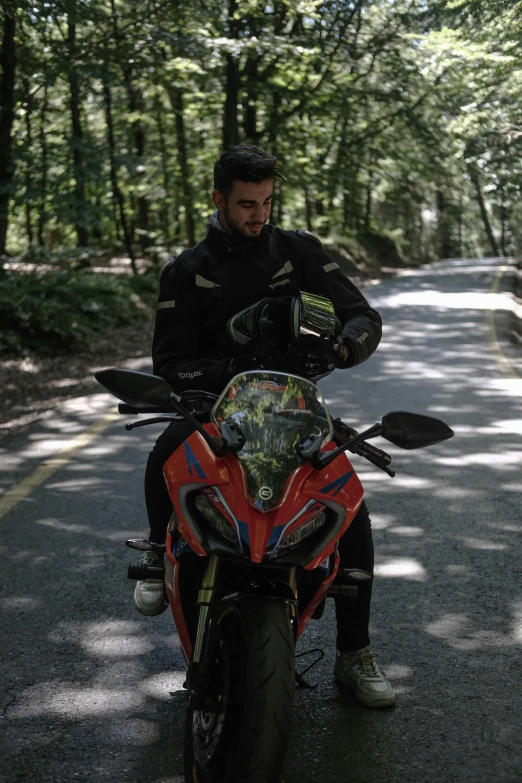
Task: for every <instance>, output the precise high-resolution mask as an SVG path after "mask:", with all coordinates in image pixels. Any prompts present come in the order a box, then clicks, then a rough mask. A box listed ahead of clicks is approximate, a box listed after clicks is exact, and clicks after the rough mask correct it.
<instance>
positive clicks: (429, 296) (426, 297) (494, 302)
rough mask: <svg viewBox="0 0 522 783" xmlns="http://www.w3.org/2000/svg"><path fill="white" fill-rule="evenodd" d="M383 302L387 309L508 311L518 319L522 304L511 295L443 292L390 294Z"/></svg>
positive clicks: (521, 316) (521, 313)
mask: <svg viewBox="0 0 522 783" xmlns="http://www.w3.org/2000/svg"><path fill="white" fill-rule="evenodd" d="M383 302H384V303H385V304H386V306H387V307H409V306H414V307H417V306H420V307H436V308H437V309H451V310H484V311H487V310H509V311H510V312H512V313H514V314H515V315H516V316H517V317H518V318H522V304H520V302H518V301H517V299H516V298H515V296H514V295H513V294H509V293H504V294H499V293H496V294H492V293H489V292H488V293H473V292H471V291H463V292H462V293H444V292H443V291H436V290H428V291H404V292H402V293H400V294H392V295H391V296H388V297H386V298H385V299H384V300H383Z"/></svg>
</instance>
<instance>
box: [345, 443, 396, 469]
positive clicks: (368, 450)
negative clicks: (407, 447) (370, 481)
mask: <svg viewBox="0 0 522 783" xmlns="http://www.w3.org/2000/svg"><path fill="white" fill-rule="evenodd" d="M354 451H355V452H357V453H358V454H360V455H361V456H362V457H373V458H374V459H378V460H380V461H381V462H384V464H385V465H389V464H390V462H391V461H392V458H391V457H390V455H389V454H387V453H386V452H385V451H383V450H382V449H378V448H377V446H372V444H371V443H359V444H358V445H357V446H355V448H354Z"/></svg>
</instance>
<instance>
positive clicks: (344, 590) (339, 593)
mask: <svg viewBox="0 0 522 783" xmlns="http://www.w3.org/2000/svg"><path fill="white" fill-rule="evenodd" d="M358 597H359V588H358V587H357V585H336V584H333V585H332V586H331V587H330V589H329V590H328V598H338V599H340V600H341V601H357V598H358Z"/></svg>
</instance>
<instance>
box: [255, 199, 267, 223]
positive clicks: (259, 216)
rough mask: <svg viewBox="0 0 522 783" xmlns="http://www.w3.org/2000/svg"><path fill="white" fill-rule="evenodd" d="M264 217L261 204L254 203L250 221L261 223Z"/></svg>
mask: <svg viewBox="0 0 522 783" xmlns="http://www.w3.org/2000/svg"><path fill="white" fill-rule="evenodd" d="M264 219H265V213H264V209H263V204H256V206H255V207H254V212H253V215H252V222H257V223H263V222H264Z"/></svg>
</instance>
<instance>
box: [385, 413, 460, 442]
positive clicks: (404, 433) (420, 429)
mask: <svg viewBox="0 0 522 783" xmlns="http://www.w3.org/2000/svg"><path fill="white" fill-rule="evenodd" d="M382 426H383V427H384V432H382V433H381V435H382V437H383V438H386V440H389V441H390V442H391V443H394V444H395V446H399V447H400V448H401V449H421V448H423V447H424V446H431V445H432V444H433V443H440V442H441V441H443V440H448V439H449V438H452V437H453V434H454V433H453V430H452V429H451V428H450V427H448V425H447V424H445V423H444V422H443V421H441V420H440V419H434V418H433V417H432V416H424V415H422V414H420V413H407V412H405V411H395V412H394V413H387V414H386V416H383V419H382Z"/></svg>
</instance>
